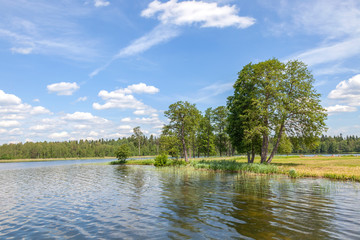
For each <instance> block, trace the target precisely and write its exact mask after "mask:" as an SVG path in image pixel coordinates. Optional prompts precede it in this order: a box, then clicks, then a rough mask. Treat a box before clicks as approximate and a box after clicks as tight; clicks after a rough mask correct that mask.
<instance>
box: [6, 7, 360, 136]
mask: <svg viewBox="0 0 360 240" xmlns="http://www.w3.org/2000/svg"><path fill="white" fill-rule="evenodd" d="M359 26H360V2H359V1H357V0H254V1H245V0H243V1H239V0H238V1H232V0H219V1H205V0H203V1H180V0H178V1H175V0H171V1H166V0H162V1H157V0H155V1H152V0H146V1H145V0H144V1H143V0H138V1H126V0H116V1H115V0H65V1H61V0H59V1H47V0H33V1H25V0H17V1H5V0H0V61H1V64H0V81H1V84H0V143H10V142H14V143H15V142H25V141H45V140H46V141H63V140H77V139H99V138H105V139H108V138H118V137H124V136H129V135H131V134H132V129H133V128H134V127H136V126H141V129H142V130H143V132H144V133H145V134H147V135H150V134H155V135H158V134H159V133H160V131H161V127H162V125H163V124H164V123H166V121H167V120H166V119H165V117H164V114H163V112H164V111H165V110H167V109H168V106H169V105H170V104H172V103H174V102H176V101H179V100H183V101H185V100H186V101H190V102H191V103H196V106H197V107H198V108H199V109H200V110H202V111H204V110H205V109H206V108H208V107H217V106H220V105H225V104H226V98H227V97H228V96H229V95H231V94H232V93H233V90H232V85H233V83H234V82H235V80H236V78H237V73H238V72H239V71H240V70H241V69H242V67H243V66H244V65H246V64H248V63H249V62H259V61H263V60H267V59H269V58H273V57H276V58H278V59H280V60H281V61H287V60H290V59H299V60H302V61H304V62H305V63H306V64H308V66H309V69H310V70H311V71H312V73H313V75H314V78H315V79H316V82H315V86H316V89H317V91H318V92H319V93H321V95H322V97H321V100H322V105H323V106H324V107H326V108H327V110H328V113H329V117H328V120H327V124H328V128H329V130H328V132H327V134H328V135H334V134H340V133H342V134H343V135H360V124H359V115H360V114H359V106H360V75H359V74H360V71H359V69H360V58H359V56H360V28H359Z"/></svg>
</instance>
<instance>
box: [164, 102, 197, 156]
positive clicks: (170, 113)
mask: <svg viewBox="0 0 360 240" xmlns="http://www.w3.org/2000/svg"><path fill="white" fill-rule="evenodd" d="M165 116H166V117H167V118H168V119H169V120H170V123H169V124H168V125H166V126H165V127H164V128H165V129H166V130H167V131H173V132H174V133H175V135H176V136H177V138H178V139H179V141H180V142H181V145H182V151H183V155H184V158H185V161H186V162H188V161H189V160H188V153H187V151H188V146H189V140H190V138H191V136H192V135H193V134H195V130H196V128H197V125H198V124H199V119H200V116H201V114H200V111H199V110H198V109H197V108H196V107H195V104H190V103H189V102H187V101H186V102H183V101H178V102H176V103H173V104H171V105H170V106H169V110H167V111H165Z"/></svg>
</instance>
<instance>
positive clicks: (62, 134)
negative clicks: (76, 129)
mask: <svg viewBox="0 0 360 240" xmlns="http://www.w3.org/2000/svg"><path fill="white" fill-rule="evenodd" d="M69 137H70V135H69V133H68V132H66V131H62V132H57V133H52V134H50V135H49V138H52V139H63V138H69Z"/></svg>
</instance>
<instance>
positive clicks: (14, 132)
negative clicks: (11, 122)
mask: <svg viewBox="0 0 360 240" xmlns="http://www.w3.org/2000/svg"><path fill="white" fill-rule="evenodd" d="M8 134H9V135H17V136H18V135H22V134H24V132H23V131H21V129H20V128H13V129H11V130H10V131H9V132H8Z"/></svg>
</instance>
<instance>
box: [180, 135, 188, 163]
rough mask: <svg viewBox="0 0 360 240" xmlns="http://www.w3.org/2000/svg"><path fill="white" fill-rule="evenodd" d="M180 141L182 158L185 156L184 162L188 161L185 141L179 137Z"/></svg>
mask: <svg viewBox="0 0 360 240" xmlns="http://www.w3.org/2000/svg"><path fill="white" fill-rule="evenodd" d="M181 143H182V145H183V151H184V158H185V162H188V161H189V159H188V155H187V149H186V143H185V138H181Z"/></svg>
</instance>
